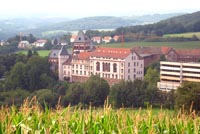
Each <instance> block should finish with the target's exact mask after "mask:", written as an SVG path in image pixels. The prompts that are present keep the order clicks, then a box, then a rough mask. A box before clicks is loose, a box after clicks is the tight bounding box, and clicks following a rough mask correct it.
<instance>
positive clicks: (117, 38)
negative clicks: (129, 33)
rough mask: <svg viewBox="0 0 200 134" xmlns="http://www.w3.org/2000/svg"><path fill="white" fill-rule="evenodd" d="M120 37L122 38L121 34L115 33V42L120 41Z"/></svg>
mask: <svg viewBox="0 0 200 134" xmlns="http://www.w3.org/2000/svg"><path fill="white" fill-rule="evenodd" d="M120 39H121V36H119V35H115V36H114V37H113V40H114V41H115V42H120Z"/></svg>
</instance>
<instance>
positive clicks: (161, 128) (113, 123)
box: [0, 98, 200, 134]
mask: <svg viewBox="0 0 200 134" xmlns="http://www.w3.org/2000/svg"><path fill="white" fill-rule="evenodd" d="M5 133H6V134H11V133H13V134H198V133H200V117H198V116H197V115H195V113H191V114H188V115H187V114H184V113H177V114H176V113H174V112H171V111H168V110H163V109H160V110H156V111H154V110H153V109H151V108H147V109H137V110H134V109H129V110H127V109H124V108H121V109H113V108H112V107H111V106H110V105H109V104H107V103H105V105H104V107H103V108H98V109H96V108H94V107H89V108H88V109H81V108H78V107H72V106H68V107H65V108H63V107H61V106H59V105H57V108H56V109H48V108H47V107H46V108H45V109H42V108H41V107H40V105H39V104H38V102H37V101H36V98H33V99H32V100H30V101H28V100H26V101H24V104H23V105H21V107H20V108H16V107H15V106H14V105H13V106H11V107H3V106H2V107H1V110H0V134H5Z"/></svg>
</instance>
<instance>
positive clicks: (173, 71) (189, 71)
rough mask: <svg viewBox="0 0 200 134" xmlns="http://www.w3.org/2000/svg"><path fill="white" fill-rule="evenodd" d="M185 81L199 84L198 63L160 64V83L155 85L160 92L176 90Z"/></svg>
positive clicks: (167, 62) (164, 62)
mask: <svg viewBox="0 0 200 134" xmlns="http://www.w3.org/2000/svg"><path fill="white" fill-rule="evenodd" d="M185 81H191V82H200V63H194V62H169V61H161V62H160V82H158V83H157V87H158V88H159V89H160V90H163V91H170V90H172V89H177V88H178V87H179V86H180V85H181V83H183V82H185Z"/></svg>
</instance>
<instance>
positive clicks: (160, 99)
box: [0, 52, 200, 110]
mask: <svg viewBox="0 0 200 134" xmlns="http://www.w3.org/2000/svg"><path fill="white" fill-rule="evenodd" d="M0 59H1V60H0V62H1V61H2V57H1V56H0ZM3 59H4V60H3V61H4V62H2V63H3V65H5V67H4V69H5V68H6V69H7V70H6V72H5V73H4V74H3V75H1V76H5V77H4V80H0V105H12V104H15V105H21V104H22V102H23V100H24V99H26V98H27V97H29V98H32V97H34V96H36V97H37V100H38V102H39V103H40V104H41V105H42V106H45V105H46V106H49V107H52V108H54V107H56V105H57V103H58V101H59V100H60V101H59V102H60V105H62V106H68V105H72V106H77V105H78V106H81V107H82V108H87V107H88V106H89V105H92V106H97V107H99V106H100V107H101V106H103V105H104V102H105V100H106V99H108V101H109V103H110V104H111V105H112V106H114V107H116V108H120V107H132V108H139V107H144V108H145V107H147V106H153V107H158V108H160V107H161V106H162V107H163V108H169V109H174V108H177V109H178V108H181V107H182V106H183V105H184V107H185V108H187V109H189V108H190V106H191V104H192V106H193V109H195V110H200V107H199V106H198V105H199V104H198V103H199V101H200V100H199V94H200V88H199V87H200V84H199V83H184V84H183V86H181V87H180V88H178V90H177V91H176V92H175V91H170V92H163V91H160V90H158V89H157V86H156V83H157V81H159V64H158V63H154V64H152V65H151V66H149V67H148V68H147V69H146V71H145V72H146V73H145V77H144V80H135V81H123V80H122V81H121V82H119V83H117V84H115V85H113V86H111V87H110V86H109V84H108V83H107V81H106V80H104V79H103V78H100V77H99V76H98V75H93V76H91V77H90V78H89V79H88V80H87V81H86V82H84V83H68V82H61V81H58V78H57V74H55V73H54V72H52V71H51V70H50V64H49V63H48V59H47V58H44V57H39V56H38V55H37V53H36V52H35V53H32V54H30V53H29V54H28V55H21V54H20V55H16V54H14V55H12V56H11V55H10V56H7V57H3ZM5 59H6V60H5ZM5 61H6V62H5ZM13 63H14V64H13ZM0 65H2V64H0ZM7 67H8V68H7ZM1 68H2V67H1ZM1 78H2V77H1Z"/></svg>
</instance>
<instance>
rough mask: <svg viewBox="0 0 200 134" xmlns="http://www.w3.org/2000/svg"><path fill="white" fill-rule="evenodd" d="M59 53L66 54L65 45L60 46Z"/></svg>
mask: <svg viewBox="0 0 200 134" xmlns="http://www.w3.org/2000/svg"><path fill="white" fill-rule="evenodd" d="M60 55H68V52H67V49H66V47H65V45H64V46H62V48H61V50H60Z"/></svg>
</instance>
